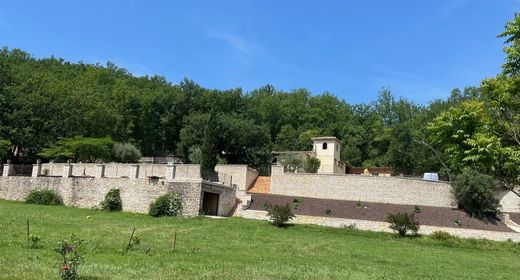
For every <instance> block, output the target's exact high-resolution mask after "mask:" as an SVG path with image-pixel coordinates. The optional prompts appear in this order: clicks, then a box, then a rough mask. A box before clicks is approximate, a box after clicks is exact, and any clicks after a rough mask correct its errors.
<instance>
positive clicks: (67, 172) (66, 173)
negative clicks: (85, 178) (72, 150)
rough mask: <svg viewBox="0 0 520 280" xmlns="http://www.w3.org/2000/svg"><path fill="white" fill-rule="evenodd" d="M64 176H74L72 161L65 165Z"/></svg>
mask: <svg viewBox="0 0 520 280" xmlns="http://www.w3.org/2000/svg"><path fill="white" fill-rule="evenodd" d="M63 177H65V178H69V177H72V164H71V163H70V161H68V162H67V164H65V165H64V166H63Z"/></svg>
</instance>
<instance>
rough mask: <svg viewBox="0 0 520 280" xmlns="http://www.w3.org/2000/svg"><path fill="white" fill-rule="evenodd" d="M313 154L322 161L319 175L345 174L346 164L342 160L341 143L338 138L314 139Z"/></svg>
mask: <svg viewBox="0 0 520 280" xmlns="http://www.w3.org/2000/svg"><path fill="white" fill-rule="evenodd" d="M312 142H313V144H312V146H313V152H314V153H315V157H316V158H317V159H319V160H320V162H321V164H320V168H319V169H318V173H327V174H345V166H346V165H345V163H344V162H343V161H342V160H341V158H340V154H341V150H340V149H341V142H340V141H339V140H338V138H336V137H314V138H312Z"/></svg>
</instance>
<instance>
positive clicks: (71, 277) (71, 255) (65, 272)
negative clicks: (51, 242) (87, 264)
mask: <svg viewBox="0 0 520 280" xmlns="http://www.w3.org/2000/svg"><path fill="white" fill-rule="evenodd" d="M83 241H84V239H82V238H81V237H79V236H78V235H74V234H73V235H71V239H70V241H67V240H62V241H60V242H59V243H58V247H57V248H55V249H54V251H56V252H57V253H59V254H60V255H61V258H62V260H63V263H62V266H61V269H60V277H61V279H63V280H75V279H78V268H79V266H80V264H82V263H83V257H82V256H81V254H80V253H79V249H80V248H81V246H82V242H83Z"/></svg>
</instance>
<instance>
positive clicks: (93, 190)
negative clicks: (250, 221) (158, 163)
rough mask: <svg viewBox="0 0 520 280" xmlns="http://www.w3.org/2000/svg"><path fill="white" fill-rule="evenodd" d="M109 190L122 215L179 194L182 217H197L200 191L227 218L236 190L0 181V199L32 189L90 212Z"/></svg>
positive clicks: (72, 180) (201, 184)
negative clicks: (117, 196) (213, 196)
mask: <svg viewBox="0 0 520 280" xmlns="http://www.w3.org/2000/svg"><path fill="white" fill-rule="evenodd" d="M112 188H116V189H119V190H120V191H121V199H122V201H123V211H128V212H138V213H147V212H148V209H149V206H150V203H151V202H152V201H154V200H155V199H156V198H157V197H159V196H161V195H163V194H166V193H172V192H177V193H180V194H181V197H182V205H183V210H182V211H183V212H182V214H183V216H197V215H199V214H200V209H201V206H202V195H203V191H210V192H213V193H218V194H219V195H220V198H219V204H218V205H219V207H218V215H220V216H226V215H230V214H231V211H232V209H233V207H234V205H235V200H236V189H235V187H232V186H224V185H221V184H216V183H209V182H205V181H203V180H201V179H198V180H197V179H194V180H176V181H164V180H157V181H153V180H150V179H143V178H85V177H83V178H82V177H19V176H9V177H0V198H1V199H7V200H18V201H22V200H24V199H25V197H26V196H27V195H28V194H29V193H30V191H31V190H34V189H52V190H55V191H56V192H58V193H59V194H60V195H61V196H62V197H63V200H64V203H65V204H66V205H68V206H76V207H81V208H92V207H96V206H99V204H100V202H101V201H103V199H104V197H105V194H106V193H107V192H108V191H109V190H110V189H112Z"/></svg>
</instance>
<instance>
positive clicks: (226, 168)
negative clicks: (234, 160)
mask: <svg viewBox="0 0 520 280" xmlns="http://www.w3.org/2000/svg"><path fill="white" fill-rule="evenodd" d="M215 171H217V172H222V173H225V174H228V175H231V176H232V182H233V184H235V185H236V186H237V197H238V198H239V199H242V198H243V196H244V195H245V194H246V192H247V189H248V188H249V187H250V186H251V184H252V183H253V182H254V181H255V179H256V177H258V171H256V170H254V169H252V168H249V167H248V166H247V165H245V164H218V165H217V166H216V167H215Z"/></svg>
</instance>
